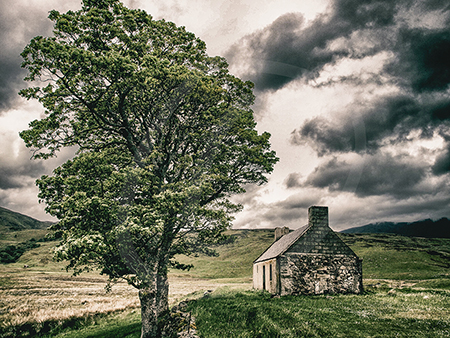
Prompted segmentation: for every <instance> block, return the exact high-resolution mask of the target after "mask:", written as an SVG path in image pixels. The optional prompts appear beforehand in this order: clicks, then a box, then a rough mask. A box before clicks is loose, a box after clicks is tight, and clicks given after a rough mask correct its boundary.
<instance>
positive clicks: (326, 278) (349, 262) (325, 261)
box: [279, 253, 363, 295]
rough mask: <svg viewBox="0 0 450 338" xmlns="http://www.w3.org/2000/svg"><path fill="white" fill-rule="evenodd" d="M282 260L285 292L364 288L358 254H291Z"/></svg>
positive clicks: (350, 290) (348, 290)
mask: <svg viewBox="0 0 450 338" xmlns="http://www.w3.org/2000/svg"><path fill="white" fill-rule="evenodd" d="M279 259H280V283H281V285H280V286H281V290H280V291H281V292H280V293H281V295H289V294H324V293H330V294H333V293H361V292H362V291H363V287H362V266H361V260H360V259H359V258H358V257H357V256H354V255H351V256H347V255H324V254H319V255H316V254H296V253H291V254H285V255H282V256H281V257H280V258H279Z"/></svg>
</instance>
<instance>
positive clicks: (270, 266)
mask: <svg viewBox="0 0 450 338" xmlns="http://www.w3.org/2000/svg"><path fill="white" fill-rule="evenodd" d="M269 279H270V280H272V264H270V265H269Z"/></svg>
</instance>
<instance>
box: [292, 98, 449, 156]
mask: <svg viewBox="0 0 450 338" xmlns="http://www.w3.org/2000/svg"><path fill="white" fill-rule="evenodd" d="M346 110H347V111H348V112H347V113H344V114H343V113H342V112H338V113H336V114H335V115H336V116H335V117H333V118H325V117H322V116H318V117H315V118H313V119H309V120H306V121H305V122H304V123H303V125H302V126H300V127H299V128H296V129H295V130H294V131H293V132H292V133H291V143H292V144H294V145H302V144H308V145H310V146H311V147H312V148H313V149H314V150H315V151H316V152H317V154H318V155H319V156H324V155H327V154H332V153H347V152H365V151H369V152H374V151H376V150H378V149H379V148H380V147H383V146H384V145H385V144H386V138H389V142H390V143H397V142H401V141H405V139H406V138H407V137H408V135H409V134H410V132H411V130H420V132H421V133H420V137H421V138H429V137H432V136H433V134H434V131H435V130H437V129H439V128H445V127H446V126H447V127H450V97H448V96H447V97H446V96H445V95H438V96H436V95H433V96H431V97H430V96H429V95H419V96H414V95H406V94H404V95H391V96H384V97H380V98H378V99H377V100H374V101H372V102H358V103H354V104H352V105H350V106H348V107H347V108H346ZM358 121H359V123H356V122H358ZM361 127H364V135H365V142H366V143H365V147H362V146H359V147H358V142H357V140H358V138H357V136H358V134H359V133H360V132H361V130H360V128H361Z"/></svg>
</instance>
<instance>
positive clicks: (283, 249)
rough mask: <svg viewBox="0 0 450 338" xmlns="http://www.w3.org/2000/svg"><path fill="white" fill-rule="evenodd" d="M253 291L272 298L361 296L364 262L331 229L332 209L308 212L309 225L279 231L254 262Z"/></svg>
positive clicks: (315, 209) (322, 208)
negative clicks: (358, 294) (272, 241)
mask: <svg viewBox="0 0 450 338" xmlns="http://www.w3.org/2000/svg"><path fill="white" fill-rule="evenodd" d="M253 287H254V288H255V289H260V290H267V291H269V292H270V293H272V294H278V295H282V296H283V295H290V294H324V293H361V292H362V291H363V285H362V261H361V259H359V258H358V256H356V254H355V253H354V252H353V251H352V249H350V248H349V247H348V246H347V245H346V244H345V243H344V242H343V241H342V240H341V239H340V238H339V237H338V236H337V234H336V233H335V232H334V231H333V230H331V228H330V227H329V225H328V207H318V206H312V207H310V208H309V209H308V224H307V225H305V226H303V227H301V228H299V229H297V230H295V231H293V232H290V231H289V229H288V228H286V227H284V228H277V229H276V230H275V242H274V243H273V244H272V245H271V246H270V247H269V248H267V250H266V251H264V252H263V253H262V254H261V256H259V257H258V258H257V259H256V260H255V261H254V262H253Z"/></svg>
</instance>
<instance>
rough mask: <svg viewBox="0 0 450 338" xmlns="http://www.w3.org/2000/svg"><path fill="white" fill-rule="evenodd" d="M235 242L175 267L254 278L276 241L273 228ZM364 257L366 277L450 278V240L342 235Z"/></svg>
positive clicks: (192, 274)
mask: <svg viewBox="0 0 450 338" xmlns="http://www.w3.org/2000/svg"><path fill="white" fill-rule="evenodd" d="M228 234H229V235H231V236H232V237H234V239H235V240H234V241H233V242H232V243H228V244H225V245H221V246H217V247H215V249H216V251H217V252H218V253H219V256H217V257H207V256H204V255H199V256H197V257H193V256H191V257H185V256H180V257H177V258H178V261H179V262H181V263H184V264H192V265H193V266H194V268H192V269H191V270H190V271H178V270H172V272H171V275H172V276H177V277H185V278H208V279H217V278H234V279H236V278H237V279H240V280H241V281H246V280H248V281H250V280H251V277H252V264H253V261H254V260H255V259H256V258H258V256H259V255H260V254H261V253H262V252H263V251H264V250H265V249H266V248H267V247H268V246H269V245H270V244H272V242H273V230H267V229H258V230H231V231H229V232H228ZM339 236H340V237H341V239H342V240H343V241H344V242H345V243H346V244H347V245H348V246H350V248H351V249H352V250H353V251H354V252H355V253H356V254H357V255H358V256H359V257H360V258H362V259H363V271H364V278H369V279H379V278H386V279H395V280H401V279H410V280H424V279H435V280H436V281H437V280H438V279H440V278H442V279H443V283H447V282H448V281H449V280H448V278H449V274H448V271H449V269H450V239H447V238H433V239H432V238H417V237H406V236H400V235H396V234H359V235H356V234H339Z"/></svg>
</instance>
